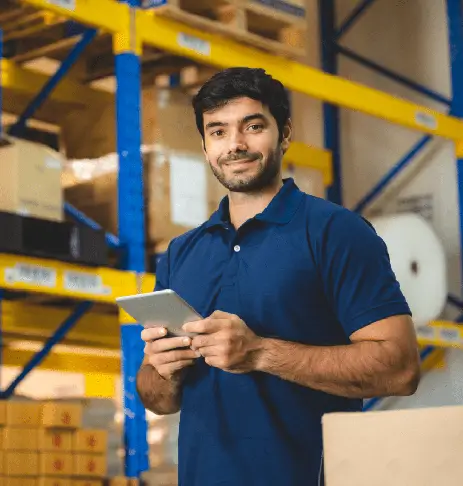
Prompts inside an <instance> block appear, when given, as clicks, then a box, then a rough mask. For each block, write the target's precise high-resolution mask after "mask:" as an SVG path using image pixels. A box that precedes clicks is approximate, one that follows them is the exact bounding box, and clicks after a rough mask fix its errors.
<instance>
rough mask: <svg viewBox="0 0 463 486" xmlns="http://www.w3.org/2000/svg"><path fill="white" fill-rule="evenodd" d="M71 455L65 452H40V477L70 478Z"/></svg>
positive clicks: (71, 467)
mask: <svg viewBox="0 0 463 486" xmlns="http://www.w3.org/2000/svg"><path fill="white" fill-rule="evenodd" d="M73 462H74V461H73V455H72V454H68V453H65V452H42V453H41V454H40V475H41V476H72V474H73V472H74V467H73V466H74V464H73Z"/></svg>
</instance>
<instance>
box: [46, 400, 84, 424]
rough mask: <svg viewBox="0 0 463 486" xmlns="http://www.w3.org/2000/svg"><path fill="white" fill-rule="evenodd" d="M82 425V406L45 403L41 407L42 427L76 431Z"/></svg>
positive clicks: (64, 403)
mask: <svg viewBox="0 0 463 486" xmlns="http://www.w3.org/2000/svg"><path fill="white" fill-rule="evenodd" d="M81 423H82V405H80V404H78V403H67V402H45V403H43V405H42V421H41V425H42V426H43V427H52V428H66V429H76V428H78V427H80V425H81Z"/></svg>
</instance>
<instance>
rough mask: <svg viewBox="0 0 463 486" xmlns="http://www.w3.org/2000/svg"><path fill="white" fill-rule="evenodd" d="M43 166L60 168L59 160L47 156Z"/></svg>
mask: <svg viewBox="0 0 463 486" xmlns="http://www.w3.org/2000/svg"><path fill="white" fill-rule="evenodd" d="M45 167H46V168H47V169H61V162H60V161H59V160H58V159H55V158H53V157H47V159H46V160H45Z"/></svg>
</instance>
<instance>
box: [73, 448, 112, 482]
mask: <svg viewBox="0 0 463 486" xmlns="http://www.w3.org/2000/svg"><path fill="white" fill-rule="evenodd" d="M106 470H107V465H106V454H105V455H103V454H75V455H74V475H75V476H83V477H87V478H101V477H104V476H105V475H106Z"/></svg>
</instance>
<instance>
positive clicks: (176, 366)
mask: <svg viewBox="0 0 463 486" xmlns="http://www.w3.org/2000/svg"><path fill="white" fill-rule="evenodd" d="M194 362H195V361H194V360H193V359H184V360H182V361H176V362H175V363H168V364H165V365H162V366H159V367H158V368H157V371H158V373H159V374H160V375H161V376H168V375H172V374H173V373H175V372H176V371H180V370H181V369H183V368H186V367H187V366H191V365H193V364H194Z"/></svg>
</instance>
